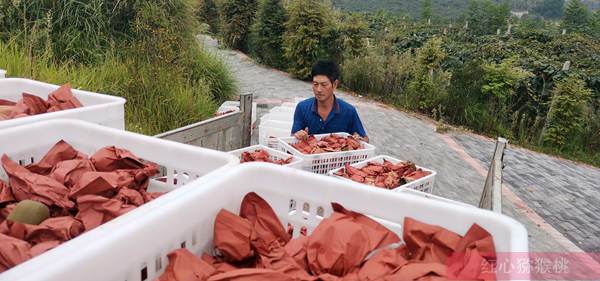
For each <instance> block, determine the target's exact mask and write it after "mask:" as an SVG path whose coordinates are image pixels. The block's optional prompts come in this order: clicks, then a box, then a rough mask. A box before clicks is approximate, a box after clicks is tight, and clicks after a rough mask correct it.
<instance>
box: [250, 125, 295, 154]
mask: <svg viewBox="0 0 600 281" xmlns="http://www.w3.org/2000/svg"><path fill="white" fill-rule="evenodd" d="M291 131H292V123H291V122H284V121H277V120H265V121H263V122H261V123H260V125H259V126H258V143H259V144H262V145H265V146H268V147H270V148H273V149H278V148H279V140H278V139H277V138H280V137H289V136H290V135H291Z"/></svg>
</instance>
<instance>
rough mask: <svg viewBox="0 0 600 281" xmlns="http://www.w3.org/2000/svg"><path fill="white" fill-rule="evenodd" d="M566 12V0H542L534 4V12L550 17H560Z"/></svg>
mask: <svg viewBox="0 0 600 281" xmlns="http://www.w3.org/2000/svg"><path fill="white" fill-rule="evenodd" d="M564 12H565V0H541V1H538V2H537V3H536V4H535V5H534V6H533V13H535V14H536V15H540V16H542V17H545V18H548V19H559V18H561V17H562V16H563V14H564Z"/></svg>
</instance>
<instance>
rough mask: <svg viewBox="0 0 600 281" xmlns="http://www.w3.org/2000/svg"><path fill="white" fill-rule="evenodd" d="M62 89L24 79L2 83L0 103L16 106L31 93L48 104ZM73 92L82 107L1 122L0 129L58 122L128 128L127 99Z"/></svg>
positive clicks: (3, 80)
mask: <svg viewBox="0 0 600 281" xmlns="http://www.w3.org/2000/svg"><path fill="white" fill-rule="evenodd" d="M59 87H60V86H58V85H52V84H48V83H43V82H39V81H34V80H29V79H23V78H5V79H0V99H5V100H10V101H15V102H16V101H18V100H19V99H21V96H22V93H28V94H32V95H36V96H38V97H40V98H42V99H44V100H46V99H47V98H48V95H49V94H50V93H52V92H53V91H54V90H56V89H58V88H59ZM72 92H73V96H75V97H76V98H77V99H78V100H79V101H80V102H81V104H82V105H83V107H79V108H73V109H67V110H61V111H55V112H48V113H43V114H38V115H32V116H27V117H21V118H15V119H9V120H0V129H4V128H9V127H14V126H18V125H23V124H28V123H33V122H39V121H43V120H50V119H57V118H69V119H77V120H83V121H87V122H91V123H96V124H99V125H104V126H108V127H112V128H116V129H124V128H125V99H124V98H121V97H115V96H109V95H103V94H98V93H92V92H88V91H83V90H77V89H73V90H72Z"/></svg>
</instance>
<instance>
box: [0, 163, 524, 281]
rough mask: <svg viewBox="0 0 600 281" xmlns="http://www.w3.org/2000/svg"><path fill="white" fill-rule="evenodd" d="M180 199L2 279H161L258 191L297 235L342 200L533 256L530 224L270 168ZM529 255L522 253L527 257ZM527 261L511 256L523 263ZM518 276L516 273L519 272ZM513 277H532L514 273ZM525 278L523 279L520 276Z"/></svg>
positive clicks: (230, 177) (228, 177) (207, 246)
mask: <svg viewBox="0 0 600 281" xmlns="http://www.w3.org/2000/svg"><path fill="white" fill-rule="evenodd" d="M197 187H198V188H190V189H189V190H188V192H186V193H185V196H180V197H179V198H178V200H177V201H173V202H172V203H171V204H169V205H164V206H161V208H160V209H158V210H156V211H155V212H152V213H149V214H147V215H146V216H144V217H140V218H139V219H138V220H137V221H135V222H132V223H130V224H127V225H121V228H119V229H115V230H114V231H112V232H104V233H100V232H96V233H89V234H91V235H89V236H90V237H94V238H98V241H96V242H95V243H87V244H86V243H84V242H85V241H83V240H80V241H77V239H75V240H74V241H72V242H73V243H70V244H69V245H64V247H60V248H58V249H56V251H52V252H49V253H47V254H46V255H44V256H40V257H39V258H38V259H35V260H32V261H31V262H30V263H25V264H23V265H21V266H18V267H16V268H14V269H13V270H11V271H9V272H6V273H4V274H2V275H0V280H1V281H4V280H22V281H41V280H45V281H59V280H60V281H62V280H87V281H122V280H128V281H141V280H155V279H157V278H158V277H159V276H160V275H161V274H162V273H163V272H164V269H165V268H166V266H167V264H168V259H167V254H168V253H170V252H171V251H173V250H176V249H178V248H181V247H185V248H187V249H189V250H190V251H191V252H193V253H195V254H197V255H201V254H202V253H204V252H209V253H212V252H213V251H212V250H213V225H214V221H215V217H216V215H217V213H218V212H219V211H220V210H221V209H222V208H224V209H226V210H229V211H231V212H234V213H237V212H239V208H240V203H241V201H242V198H243V197H244V196H245V195H246V194H247V193H249V192H256V193H257V194H258V195H259V196H261V197H262V198H264V199H265V200H266V201H267V202H268V203H269V204H270V205H271V207H272V208H273V210H274V212H275V213H276V214H277V216H278V217H279V219H280V220H281V222H282V224H283V225H284V226H286V225H287V224H288V223H290V224H291V225H293V227H294V237H297V236H298V235H299V233H298V232H299V230H300V229H301V228H302V227H306V228H307V230H308V233H309V234H310V233H311V232H312V230H313V229H314V228H315V227H316V226H317V225H318V224H319V222H320V221H321V220H322V219H323V218H324V217H329V216H330V215H331V213H332V212H333V210H332V208H331V202H337V203H340V204H341V205H342V206H344V207H345V208H347V209H349V210H353V211H356V212H359V213H362V214H365V215H368V216H370V217H372V218H375V219H376V220H377V221H379V222H380V223H382V224H383V225H384V226H386V227H387V228H388V229H390V230H391V231H393V232H395V233H396V234H399V236H400V237H402V224H403V222H404V218H405V217H410V218H413V219H416V220H419V221H422V222H425V223H428V224H434V225H439V226H442V227H445V228H447V229H449V230H451V231H454V232H456V233H458V234H460V235H464V234H465V233H466V231H467V230H468V229H469V228H470V227H471V225H472V224H474V223H476V224H478V225H479V226H481V227H483V228H484V229H486V230H487V231H488V232H489V233H490V234H491V235H492V237H493V240H494V245H495V247H496V252H498V253H527V252H528V250H529V249H528V238H527V230H526V229H525V227H524V226H523V225H522V224H521V223H519V222H517V221H516V220H514V219H512V218H510V217H508V216H505V215H501V214H498V213H494V212H491V211H487V210H482V209H478V208H471V207H466V206H464V205H462V204H453V203H452V201H450V200H449V201H448V202H441V201H435V200H429V199H427V198H423V197H420V196H415V195H412V194H406V193H402V192H398V193H396V192H386V191H385V190H377V189H367V188H364V185H361V184H358V183H355V182H349V181H340V180H337V179H334V178H332V177H323V176H320V175H316V174H312V173H307V172H305V171H301V170H296V169H288V168H285V167H280V166H277V165H269V164H265V163H249V164H247V165H239V166H237V167H235V168H233V169H231V170H230V171H228V172H227V173H225V174H222V175H219V176H218V177H216V176H213V177H211V178H210V182H209V181H206V182H205V183H204V184H203V185H202V186H197ZM521 256H522V255H521ZM518 257H520V256H516V255H515V256H512V255H509V258H510V259H511V260H510V261H509V262H512V264H516V262H517V261H516V260H517V259H518ZM513 272H515V271H513ZM505 276H507V277H508V280H517V279H521V280H528V279H529V278H523V277H524V276H526V275H522V274H518V275H517V273H516V272H515V273H509V274H507V275H505ZM517 276H518V277H519V278H517Z"/></svg>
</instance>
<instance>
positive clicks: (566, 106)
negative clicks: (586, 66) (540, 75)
mask: <svg viewBox="0 0 600 281" xmlns="http://www.w3.org/2000/svg"><path fill="white" fill-rule="evenodd" d="M591 95H592V91H591V90H590V89H588V88H586V87H585V81H583V80H582V79H580V78H578V77H576V76H569V77H567V78H565V79H562V80H559V81H557V82H556V84H555V86H554V90H553V91H552V101H551V103H550V110H549V111H548V116H547V118H546V124H545V127H544V130H543V133H542V138H543V142H544V144H547V145H550V146H553V147H557V148H561V149H562V148H565V147H566V146H568V144H569V142H570V141H572V140H574V139H576V138H577V137H578V136H579V134H581V132H583V129H584V128H583V124H584V116H585V113H584V112H585V107H586V105H587V102H588V100H589V99H590V97H591Z"/></svg>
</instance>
